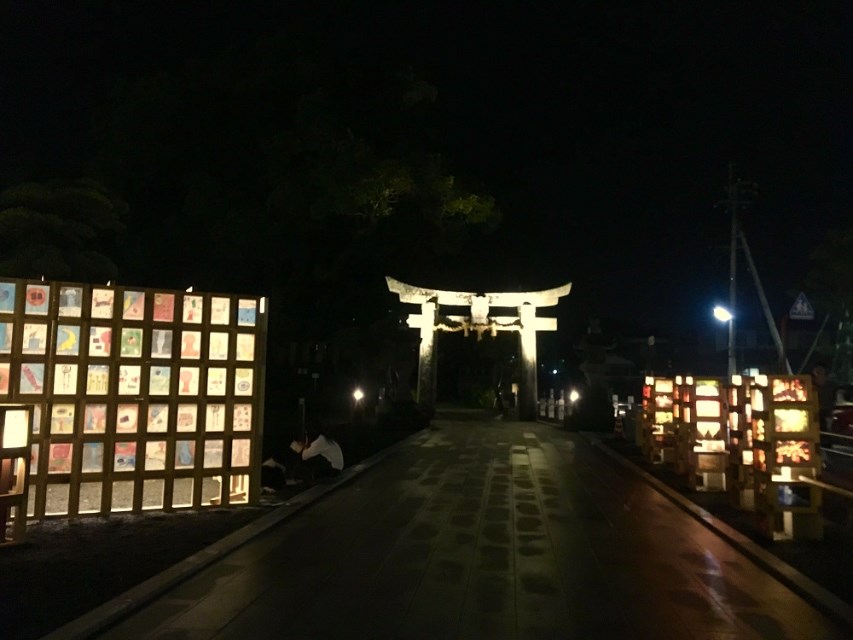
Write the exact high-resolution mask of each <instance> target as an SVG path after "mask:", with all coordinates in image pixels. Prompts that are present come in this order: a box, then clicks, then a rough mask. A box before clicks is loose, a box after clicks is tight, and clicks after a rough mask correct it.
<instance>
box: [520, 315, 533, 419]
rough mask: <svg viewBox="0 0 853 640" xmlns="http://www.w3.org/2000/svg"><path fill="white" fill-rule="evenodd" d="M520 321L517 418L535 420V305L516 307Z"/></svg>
mask: <svg viewBox="0 0 853 640" xmlns="http://www.w3.org/2000/svg"><path fill="white" fill-rule="evenodd" d="M518 317H519V320H520V321H521V328H520V330H519V338H520V340H519V342H520V343H521V379H520V380H519V385H518V419H519V420H525V421H530V420H536V415H537V411H536V405H537V401H538V398H537V395H536V389H537V379H536V375H537V372H536V368H537V366H536V307H534V306H533V305H530V304H525V305H523V306H521V307H519V308H518Z"/></svg>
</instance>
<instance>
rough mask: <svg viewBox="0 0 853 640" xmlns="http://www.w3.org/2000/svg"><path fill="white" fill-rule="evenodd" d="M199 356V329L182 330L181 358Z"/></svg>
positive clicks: (188, 358) (196, 358)
mask: <svg viewBox="0 0 853 640" xmlns="http://www.w3.org/2000/svg"><path fill="white" fill-rule="evenodd" d="M200 357H201V331H184V332H183V333H182V334H181V358H184V359H186V360H198V359H199V358H200Z"/></svg>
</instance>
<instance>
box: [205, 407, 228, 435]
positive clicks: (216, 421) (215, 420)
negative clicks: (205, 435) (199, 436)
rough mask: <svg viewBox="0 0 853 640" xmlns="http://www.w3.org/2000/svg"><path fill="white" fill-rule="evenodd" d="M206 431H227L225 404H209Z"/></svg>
mask: <svg viewBox="0 0 853 640" xmlns="http://www.w3.org/2000/svg"><path fill="white" fill-rule="evenodd" d="M204 430H205V431H225V405H224V404H209V405H207V410H206V416H205V420H204Z"/></svg>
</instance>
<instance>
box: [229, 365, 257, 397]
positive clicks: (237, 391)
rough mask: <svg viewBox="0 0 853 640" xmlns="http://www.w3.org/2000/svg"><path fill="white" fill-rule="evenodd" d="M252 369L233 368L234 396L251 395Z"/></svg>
mask: <svg viewBox="0 0 853 640" xmlns="http://www.w3.org/2000/svg"><path fill="white" fill-rule="evenodd" d="M253 373H254V372H253V371H252V370H251V369H235V370H234V395H235V396H250V395H252V386H253V379H254V375H253Z"/></svg>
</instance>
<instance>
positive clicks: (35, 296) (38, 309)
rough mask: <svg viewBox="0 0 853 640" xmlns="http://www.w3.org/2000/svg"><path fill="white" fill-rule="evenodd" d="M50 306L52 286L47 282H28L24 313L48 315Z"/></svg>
mask: <svg viewBox="0 0 853 640" xmlns="http://www.w3.org/2000/svg"><path fill="white" fill-rule="evenodd" d="M49 307H50V286H49V285H46V284H28V285H27V294H26V297H25V298H24V313H28V314H30V315H34V316H46V315H47V311H48V308H49Z"/></svg>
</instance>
